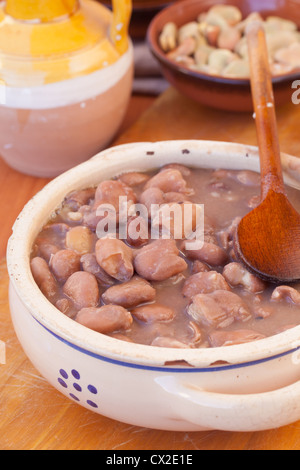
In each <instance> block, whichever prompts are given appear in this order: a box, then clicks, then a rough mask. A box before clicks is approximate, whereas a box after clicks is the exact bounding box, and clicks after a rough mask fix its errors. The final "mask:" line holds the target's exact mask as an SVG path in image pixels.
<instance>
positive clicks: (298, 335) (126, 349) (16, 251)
mask: <svg viewBox="0 0 300 470" xmlns="http://www.w3.org/2000/svg"><path fill="white" fill-rule="evenodd" d="M284 159H285V160H284V167H285V168H287V169H289V168H290V170H291V172H290V174H288V173H285V178H286V181H287V182H288V184H290V185H292V186H294V187H298V188H300V165H299V159H297V158H296V157H292V156H289V155H286V154H284ZM237 162H238V165H237ZM167 163H183V164H185V165H187V166H190V167H198V168H225V169H240V170H243V169H249V170H252V171H256V172H259V157H258V150H257V148H256V147H253V146H247V145H242V144H233V143H228V142H216V141H196V140H187V141H186V140H185V141H182V140H181V141H164V142H155V143H154V142H143V143H134V144H125V145H121V146H117V147H112V148H110V149H107V150H104V151H102V152H100V153H99V154H98V155H96V156H95V157H93V158H92V159H90V160H88V161H86V162H85V163H82V164H81V165H79V166H77V167H75V168H73V169H71V170H69V171H67V172H66V173H64V174H62V175H60V176H59V177H57V178H55V179H54V180H53V181H51V182H50V183H48V184H47V185H46V186H45V187H44V189H42V190H41V191H40V192H39V193H38V194H36V195H35V196H34V197H33V198H32V199H31V200H30V201H29V202H28V203H27V204H26V205H25V207H24V208H23V210H22V212H21V213H20V215H19V217H18V218H17V220H16V221H15V224H14V226H13V233H12V235H11V237H10V239H9V242H8V246H7V267H8V273H9V277H10V283H11V286H12V287H13V289H14V291H15V292H16V293H17V295H18V297H19V299H20V300H21V302H22V303H23V305H24V306H25V307H26V308H27V310H28V311H29V312H30V314H31V315H32V316H33V318H34V319H35V320H36V321H37V322H39V323H40V324H41V325H42V326H43V327H44V328H45V329H47V330H48V331H49V333H50V334H52V335H54V336H56V337H57V338H58V339H60V340H61V341H63V342H65V343H67V344H69V345H70V346H71V347H73V348H75V349H79V350H82V351H83V352H85V353H87V354H90V355H97V356H100V357H102V358H106V360H111V361H114V362H120V363H122V364H123V365H128V366H129V367H130V366H131V367H142V368H145V367H146V368H156V367H159V368H161V367H163V368H164V367H166V366H167V365H176V364H179V363H181V362H182V361H183V362H184V364H186V366H188V368H187V367H186V366H185V367H184V366H182V367H183V369H182V370H183V371H189V370H195V369H194V368H207V367H209V366H215V367H216V365H217V364H220V363H221V364H222V365H218V366H217V367H218V369H219V368H221V369H222V368H224V367H225V368H226V367H234V366H235V365H241V364H243V365H251V364H253V363H254V362H264V361H266V360H271V359H273V358H274V357H277V356H280V355H286V354H290V353H292V352H293V351H296V350H297V349H298V347H299V346H300V326H297V327H294V328H292V329H290V330H287V331H285V332H283V333H280V334H277V335H275V336H272V337H269V338H265V339H261V340H259V341H255V342H252V343H247V344H241V345H234V346H226V347H219V348H204V349H201V348H200V349H196V348H195V349H175V348H174V349H173V348H160V347H155V346H148V345H142V344H135V343H130V342H127V341H122V340H119V339H115V338H112V337H109V336H106V335H103V334H100V333H97V332H95V331H92V330H90V329H88V328H86V327H84V326H82V325H80V324H79V323H77V322H75V321H74V320H72V319H70V318H68V317H67V316H66V315H64V314H63V313H61V312H60V311H59V310H58V309H56V307H55V306H54V305H52V304H51V303H50V302H49V301H48V300H47V299H46V297H44V295H43V294H42V293H41V291H40V290H39V288H38V286H37V285H36V283H35V281H34V280H33V277H32V274H31V270H30V252H31V248H32V244H33V241H34V239H35V237H36V236H37V235H38V233H39V231H40V229H41V228H42V226H43V225H44V224H45V223H46V222H47V221H48V220H49V217H50V215H51V213H53V212H54V211H55V210H57V208H59V206H60V205H61V203H62V201H63V199H64V197H65V196H66V194H67V193H69V192H70V191H72V190H74V189H83V188H86V187H88V186H95V185H96V184H97V183H99V182H100V181H101V180H104V179H107V178H111V177H113V176H117V175H119V174H121V173H124V172H126V171H127V172H128V171H147V170H151V169H155V168H158V167H161V166H163V165H164V164H167ZM295 169H296V173H297V177H299V180H298V181H297V179H294V175H295ZM220 361H221V362H220ZM190 366H192V367H190ZM180 367H181V366H180Z"/></svg>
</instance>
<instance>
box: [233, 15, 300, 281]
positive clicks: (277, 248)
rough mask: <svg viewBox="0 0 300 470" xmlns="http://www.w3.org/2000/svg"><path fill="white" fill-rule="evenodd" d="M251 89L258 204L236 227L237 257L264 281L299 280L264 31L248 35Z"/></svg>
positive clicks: (297, 238)
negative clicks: (258, 176)
mask: <svg viewBox="0 0 300 470" xmlns="http://www.w3.org/2000/svg"><path fill="white" fill-rule="evenodd" d="M247 38H248V48H249V59H250V68H251V89H252V97H253V104H254V110H255V116H256V127H257V137H258V146H259V151H260V166H261V203H260V205H259V206H258V207H257V208H256V209H254V210H253V211H251V212H250V213H249V214H248V215H247V216H245V217H244V218H243V219H242V221H241V222H240V224H239V226H238V228H237V233H236V238H235V253H236V255H237V257H238V258H239V259H240V260H241V261H242V262H243V263H244V264H245V265H246V267H247V268H248V269H249V270H250V271H251V272H253V273H254V274H256V275H258V276H259V277H261V278H262V279H264V280H267V281H270V282H276V283H283V282H284V283H292V282H296V281H299V280H300V215H299V214H298V212H296V210H295V209H294V208H293V206H292V205H291V204H290V202H289V201H288V198H287V195H286V191H285V185H284V181H283V172H282V167H281V160H280V147H279V139H278V135H277V122H276V112H275V103H274V95H273V86H272V79H271V73H270V67H269V59H268V50H267V45H266V38H265V32H264V29H263V26H262V25H261V23H260V22H253V23H251V24H250V25H249V27H248V29H247Z"/></svg>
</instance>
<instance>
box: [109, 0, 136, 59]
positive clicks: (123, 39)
mask: <svg viewBox="0 0 300 470" xmlns="http://www.w3.org/2000/svg"><path fill="white" fill-rule="evenodd" d="M112 7H113V20H112V25H111V31H110V36H111V39H112V41H113V43H114V45H115V48H116V49H117V51H118V52H119V54H121V55H122V54H124V53H125V52H126V51H127V49H128V42H129V41H128V40H129V37H128V28H129V23H130V19H131V13H132V0H112Z"/></svg>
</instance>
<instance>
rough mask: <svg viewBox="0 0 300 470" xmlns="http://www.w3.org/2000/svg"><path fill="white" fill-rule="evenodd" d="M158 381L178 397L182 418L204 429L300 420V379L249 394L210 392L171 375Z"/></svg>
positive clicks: (238, 429) (260, 428)
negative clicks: (270, 389) (265, 390)
mask: <svg viewBox="0 0 300 470" xmlns="http://www.w3.org/2000/svg"><path fill="white" fill-rule="evenodd" d="M156 381H157V383H159V385H161V387H162V388H163V389H164V390H165V391H166V392H168V393H170V394H171V395H174V396H176V398H177V400H176V401H174V406H176V412H177V414H180V418H181V419H184V420H185V421H188V422H190V423H193V424H196V425H198V426H199V428H201V429H214V430H216V429H217V430H221V431H235V432H250V431H264V430H267V429H274V428H277V427H281V426H285V425H287V424H291V423H293V422H295V421H298V420H299V419H300V381H298V382H295V383H293V384H292V385H288V386H287V387H284V388H281V389H278V390H274V391H270V392H263V393H254V394H246V395H244V394H240V395H238V394H226V393H217V392H208V391H206V390H203V389H201V388H198V387H197V386H195V385H191V384H188V383H185V384H183V383H182V382H181V381H179V380H178V379H176V378H175V377H171V376H165V377H161V378H158V379H157V380H156Z"/></svg>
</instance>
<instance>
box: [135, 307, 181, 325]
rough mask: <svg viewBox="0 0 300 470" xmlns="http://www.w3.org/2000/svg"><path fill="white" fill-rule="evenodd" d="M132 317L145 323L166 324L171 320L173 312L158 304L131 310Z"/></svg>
mask: <svg viewBox="0 0 300 470" xmlns="http://www.w3.org/2000/svg"><path fill="white" fill-rule="evenodd" d="M131 313H132V315H133V316H134V317H135V318H137V319H138V320H139V321H142V322H145V323H152V322H168V321H171V320H173V318H174V316H175V312H174V310H173V309H172V308H170V307H167V306H165V305H161V304H159V303H153V304H148V305H141V306H140V307H136V308H134V309H133V310H131Z"/></svg>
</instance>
